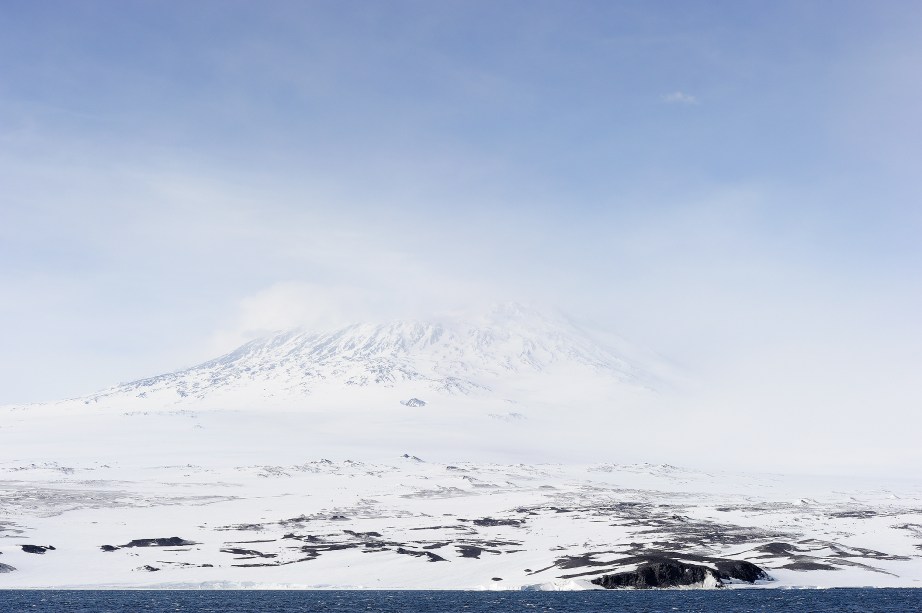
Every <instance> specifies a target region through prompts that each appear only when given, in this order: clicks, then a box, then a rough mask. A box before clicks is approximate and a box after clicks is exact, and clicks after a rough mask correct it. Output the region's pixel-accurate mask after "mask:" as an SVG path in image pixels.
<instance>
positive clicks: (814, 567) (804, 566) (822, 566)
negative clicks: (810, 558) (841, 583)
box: [781, 562, 839, 570]
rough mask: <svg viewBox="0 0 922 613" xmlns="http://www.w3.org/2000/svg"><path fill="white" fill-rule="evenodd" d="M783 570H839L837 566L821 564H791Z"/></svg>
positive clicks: (786, 565)
mask: <svg viewBox="0 0 922 613" xmlns="http://www.w3.org/2000/svg"><path fill="white" fill-rule="evenodd" d="M781 568H786V569H788V570H839V569H838V568H836V567H835V566H831V565H829V564H820V563H819V562H791V563H790V564H785V565H784V566H782V567H781Z"/></svg>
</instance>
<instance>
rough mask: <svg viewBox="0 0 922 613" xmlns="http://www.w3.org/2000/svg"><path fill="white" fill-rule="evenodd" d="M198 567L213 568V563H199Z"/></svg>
mask: <svg viewBox="0 0 922 613" xmlns="http://www.w3.org/2000/svg"><path fill="white" fill-rule="evenodd" d="M198 567H199V568H214V564H199V565H198Z"/></svg>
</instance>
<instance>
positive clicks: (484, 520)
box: [472, 517, 525, 527]
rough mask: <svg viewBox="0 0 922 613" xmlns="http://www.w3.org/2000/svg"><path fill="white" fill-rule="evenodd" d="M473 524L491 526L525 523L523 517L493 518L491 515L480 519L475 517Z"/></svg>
mask: <svg viewBox="0 0 922 613" xmlns="http://www.w3.org/2000/svg"><path fill="white" fill-rule="evenodd" d="M472 523H473V524H474V525H475V526H482V527H492V526H516V527H518V526H521V525H522V524H524V523H525V520H524V519H493V518H492V517H484V518H482V519H475V520H473V522H472Z"/></svg>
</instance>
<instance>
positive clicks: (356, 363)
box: [82, 303, 654, 406]
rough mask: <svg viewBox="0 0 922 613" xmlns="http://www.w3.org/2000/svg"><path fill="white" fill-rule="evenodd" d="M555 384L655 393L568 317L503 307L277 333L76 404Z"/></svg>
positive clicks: (476, 391) (649, 380) (467, 391)
mask: <svg viewBox="0 0 922 613" xmlns="http://www.w3.org/2000/svg"><path fill="white" fill-rule="evenodd" d="M561 377H565V378H568V379H570V380H572V378H573V377H578V378H583V379H592V380H596V381H597V382H600V383H604V384H606V385H616V386H623V387H629V388H644V387H652V386H653V384H654V383H653V382H654V377H652V376H651V375H650V374H648V373H647V372H645V371H644V370H643V369H642V368H641V367H640V366H638V365H637V364H635V363H634V362H633V361H632V360H631V359H630V358H629V357H628V356H627V355H625V354H624V352H623V351H618V350H615V349H613V348H611V347H608V346H606V345H605V344H602V343H600V342H598V341H597V340H595V339H594V338H593V337H592V336H591V335H590V334H588V333H586V332H585V331H584V330H582V329H581V328H579V327H578V326H576V325H574V324H572V323H571V322H570V321H569V320H568V319H567V318H565V317H563V316H560V315H556V314H549V313H545V312H541V311H538V310H536V309H533V308H529V307H525V306H522V305H520V304H517V303H507V304H501V305H497V306H495V307H493V308H492V309H490V310H489V311H487V312H485V313H481V314H479V315H477V316H474V317H444V318H439V319H434V320H430V321H407V320H400V321H391V322H387V323H357V324H353V325H349V326H345V327H343V328H339V329H336V330H332V331H326V332H308V331H303V330H287V331H282V332H278V333H276V334H273V335H271V336H267V337H264V338H260V339H257V340H254V341H251V342H249V343H247V344H245V345H243V346H241V347H239V348H237V349H236V350H234V351H232V352H230V353H228V354H226V355H223V356H221V357H219V358H216V359H214V360H210V361H208V362H205V363H203V364H199V365H197V366H193V367H191V368H187V369H184V370H179V371H175V372H171V373H167V374H162V375H158V376H156V377H151V378H147V379H141V380H138V381H134V382H130V383H125V384H121V385H118V386H115V387H112V388H110V389H107V390H104V391H102V392H100V393H98V394H94V395H92V396H89V397H87V398H84V399H82V400H83V401H84V402H85V403H86V404H94V403H99V402H103V403H104V404H110V403H113V402H116V403H119V404H120V403H123V402H126V401H131V402H135V401H136V399H140V400H146V401H156V403H157V404H158V405H161V406H164V405H166V406H168V405H174V404H188V403H198V402H200V401H209V400H210V401H215V400H220V403H221V404H225V403H228V402H229V403H231V404H233V405H240V404H241V402H250V403H257V404H258V403H260V402H266V401H270V400H271V401H272V402H279V401H287V402H297V401H298V400H299V399H304V398H307V397H310V396H312V395H313V394H315V393H316V392H317V391H318V390H325V391H327V392H334V391H335V390H336V389H337V388H339V389H340V390H343V389H347V388H372V389H374V388H378V389H382V388H383V389H387V388H401V389H404V388H405V389H407V390H408V391H409V392H413V393H415V394H417V395H422V394H430V395H432V394H436V395H439V394H449V395H459V394H460V395H482V394H492V393H496V392H497V391H498V389H499V388H504V387H508V386H510V385H513V386H516V385H517V384H518V385H520V386H522V387H525V386H526V383H527V384H528V385H530V386H533V385H536V384H540V383H541V382H544V383H547V382H550V381H551V380H560V378H561ZM539 387H540V385H539ZM325 395H326V394H325ZM144 404H152V402H151V403H149V402H145V403H144Z"/></svg>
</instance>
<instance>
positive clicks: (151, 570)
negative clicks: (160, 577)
mask: <svg viewBox="0 0 922 613" xmlns="http://www.w3.org/2000/svg"><path fill="white" fill-rule="evenodd" d="M135 570H146V571H147V572H149V573H155V572H157V571H158V570H160V569H159V568H157V567H156V566H151V565H150V564H145V565H144V566H139V567H137V568H136V569H135Z"/></svg>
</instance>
